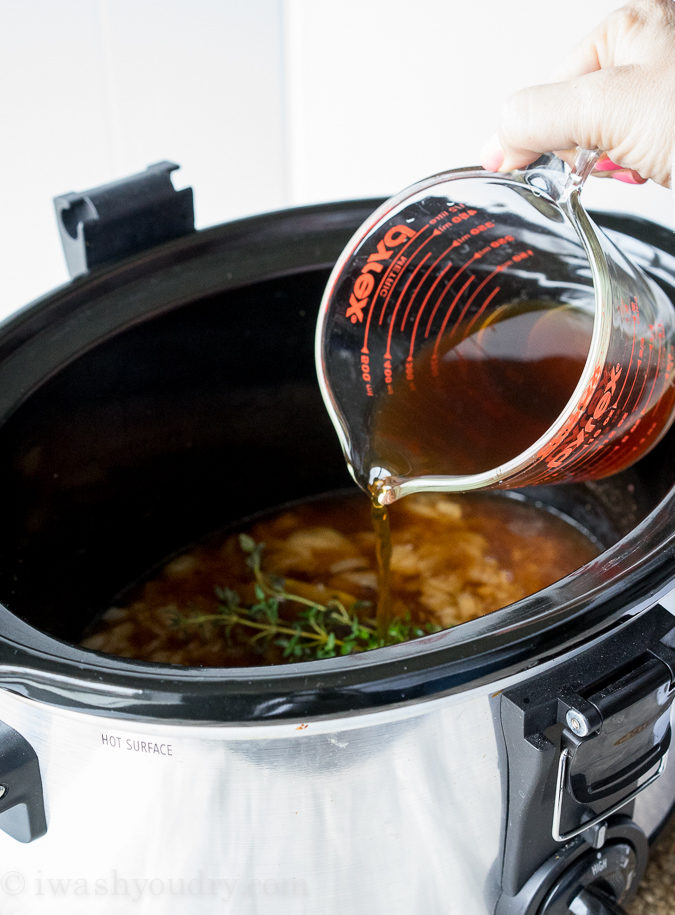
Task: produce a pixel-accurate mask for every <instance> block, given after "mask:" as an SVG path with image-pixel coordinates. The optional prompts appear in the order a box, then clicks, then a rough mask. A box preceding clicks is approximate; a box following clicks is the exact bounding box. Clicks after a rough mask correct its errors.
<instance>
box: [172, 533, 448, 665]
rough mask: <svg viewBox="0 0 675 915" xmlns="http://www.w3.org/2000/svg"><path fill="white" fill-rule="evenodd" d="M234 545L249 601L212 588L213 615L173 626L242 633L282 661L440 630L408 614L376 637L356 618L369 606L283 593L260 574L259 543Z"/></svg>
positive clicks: (276, 581) (370, 622)
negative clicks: (241, 557)
mask: <svg viewBox="0 0 675 915" xmlns="http://www.w3.org/2000/svg"><path fill="white" fill-rule="evenodd" d="M239 546H240V547H241V549H242V550H243V552H244V553H245V554H246V564H247V565H248V567H249V568H250V569H251V571H252V573H253V582H254V594H255V601H254V602H253V603H252V604H251V605H250V606H246V605H245V604H244V603H243V602H242V601H241V600H240V597H239V595H238V593H237V592H236V591H234V590H232V589H231V588H217V589H216V597H217V599H218V609H217V612H216V613H206V614H195V615H192V616H190V615H187V616H184V615H179V616H177V618H176V625H179V626H197V625H203V624H207V623H210V624H215V625H219V626H223V627H224V629H225V634H226V635H227V636H228V637H229V636H230V635H231V634H232V633H233V632H234V631H235V630H237V633H238V634H239V635H241V634H245V635H246V641H247V643H248V644H249V645H250V647H252V648H253V649H255V650H256V651H259V652H260V653H263V652H265V651H266V650H267V649H269V647H270V646H271V645H274V646H276V647H277V648H278V649H280V650H281V652H282V656H283V658H285V659H287V660H293V661H310V660H315V659H320V658H333V657H336V656H338V655H346V654H351V653H353V652H360V651H368V650H369V649H371V648H381V647H382V646H383V645H389V644H393V643H395V642H405V641H408V640H409V639H413V638H418V637H419V636H422V635H426V634H427V633H430V632H437V631H438V630H439V629H440V627H439V626H437V625H435V624H427V625H425V626H419V625H417V624H415V623H413V622H411V620H410V616H409V615H408V616H406V617H404V618H401V617H397V618H394V619H392V621H391V623H390V624H389V627H388V630H387V632H386V634H385V635H384V637H382V636H381V635H380V634H379V633H378V631H377V627H376V623H375V620H374V619H372V618H370V617H367V616H365V615H362V614H365V612H366V610H368V609H372V604H370V602H368V601H357V600H356V599H354V601H353V603H352V604H351V606H350V609H347V607H346V606H345V603H344V601H343V600H340V599H339V597H337V596H335V597H331V598H329V599H328V600H327V601H325V603H324V602H322V601H319V600H316V599H315V600H313V599H310V598H307V597H304V596H303V595H301V594H295V593H293V592H292V591H290V590H287V587H286V585H287V582H286V580H285V579H283V578H282V577H280V576H277V575H270V574H267V573H265V572H263V569H262V555H263V551H264V544H262V543H256V542H255V540H253V538H252V537H250V536H248V535H247V534H240V536H239Z"/></svg>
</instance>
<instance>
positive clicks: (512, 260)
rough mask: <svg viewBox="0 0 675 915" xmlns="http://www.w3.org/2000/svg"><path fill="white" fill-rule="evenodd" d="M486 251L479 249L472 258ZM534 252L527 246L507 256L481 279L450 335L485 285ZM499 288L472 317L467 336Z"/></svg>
mask: <svg viewBox="0 0 675 915" xmlns="http://www.w3.org/2000/svg"><path fill="white" fill-rule="evenodd" d="M488 250H489V248H488ZM484 253H485V249H483V250H482V251H477V252H476V255H475V256H474V258H472V260H475V259H477V258H478V257H482V256H483V254H484ZM532 254H533V252H532V250H531V249H530V248H527V249H526V250H525V251H519V252H518V253H517V254H514V255H513V256H512V257H509V258H507V260H505V261H503V262H502V263H501V264H498V265H497V266H496V267H495V269H494V270H493V271H492V272H491V273H488V275H487V276H486V277H485V279H483V280H481V282H480V283H479V284H478V286H477V287H476V288H475V289H474V291H473V292H472V293H471V295H470V296H469V298H468V299H467V301H466V303H465V305H464V308H462V310H461V312H460V314H459V317H458V318H457V320H456V321H455V323H454V325H453V327H452V330H451V331H450V335H449V336H450V337H452V336H453V335H454V333H455V331H456V330H457V328H458V327H459V326H460V324H461V323H462V321H463V320H464V318H465V317H466V315H467V312H468V311H469V308H471V305H472V303H473V301H474V299H475V298H476V296H477V295H478V293H479V292H481V290H482V289H484V288H485V286H486V285H487V284H488V283H489V282H490V280H492V279H494V278H495V277H496V276H497V274H499V273H501V272H502V271H503V270H506V268H507V267H510V266H511V265H512V264H514V263H518V262H519V261H522V260H525V258H527V257H532ZM499 288H500V287H497V289H496V290H495V291H494V292H492V293H491V294H490V295H489V296H488V297H487V298H486V299H485V301H484V302H483V304H482V305H481V307H480V308H479V309H478V311H477V312H476V314H475V315H474V316H473V317H472V319H471V321H470V322H469V324H468V326H467V328H466V332H465V334H464V336H465V337H467V336H468V335H469V333H470V332H471V328H472V327H473V325H474V324H475V323H476V321H477V320H478V318H479V317H480V316H481V315H482V314H483V312H484V311H485V309H486V308H487V306H488V305H489V304H490V302H491V301H492V299H493V297H494V295H495V294H496V292H497V291H498V290H499Z"/></svg>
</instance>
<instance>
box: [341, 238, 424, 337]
mask: <svg viewBox="0 0 675 915" xmlns="http://www.w3.org/2000/svg"><path fill="white" fill-rule="evenodd" d="M424 228H427V227H424ZM424 228H423V229H421V230H420V232H423V231H424ZM418 234H419V233H416V232H415V231H414V230H413V229H411V228H410V226H406V225H403V224H401V225H395V226H392V227H391V228H390V229H389V230H388V231H387V232H386V233H385V235H384V237H383V238H381V239H380V241H379V242H378V243H377V247H376V249H375V251H372V252H371V253H370V254H369V255H368V259H367V261H366V263H365V264H364V265H363V267H361V270H360V271H359V274H358V276H357V277H356V279H355V280H354V285H353V286H352V291H351V295H350V296H349V304H348V306H347V309H346V311H345V317H347V318H349V320H350V321H351V322H352V324H360V323H362V322H363V317H364V312H365V310H366V308H367V307H368V306H369V304H370V311H372V307H373V306H372V302H371V301H370V295H371V293H372V292H373V289H374V288H375V274H380V273H382V272H383V271H385V267H384V263H385V262H386V261H390V260H391V258H392V257H393V255H394V249H395V248H399V247H400V246H401V245H403V244H404V243H405V240H406V239H410V238H414V237H415V236H416V235H418ZM400 253H401V252H400V251H399V252H398V254H400ZM385 275H386V274H385ZM380 282H381V280H380ZM378 288H379V286H378ZM376 294H377V293H376ZM374 299H375V296H373V301H374Z"/></svg>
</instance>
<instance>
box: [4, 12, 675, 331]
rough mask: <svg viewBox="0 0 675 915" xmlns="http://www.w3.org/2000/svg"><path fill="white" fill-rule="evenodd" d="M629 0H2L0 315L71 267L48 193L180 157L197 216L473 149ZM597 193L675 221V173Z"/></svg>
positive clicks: (404, 180) (236, 212)
mask: <svg viewBox="0 0 675 915" xmlns="http://www.w3.org/2000/svg"><path fill="white" fill-rule="evenodd" d="M618 3H619V0H612V2H607V0H564V3H552V2H549V3H544V2H542V0H518V2H517V3H506V2H503V0H473V2H466V0H416V2H415V3H414V4H411V3H409V2H404V0H334V2H330V3H329V2H326V0H161V2H160V0H0V13H1V14H2V15H1V21H0V124H1V128H0V129H1V131H2V133H1V143H0V176H1V179H2V189H1V194H2V219H1V220H0V257H1V258H2V262H1V263H2V276H1V282H0V318H2V317H3V316H5V315H7V314H9V313H11V312H12V311H13V310H14V309H15V308H17V307H19V306H21V305H23V304H25V303H26V302H28V301H30V300H31V299H33V298H35V297H37V296H39V295H41V294H43V293H45V292H47V291H48V290H50V289H52V288H53V287H54V286H56V285H59V284H61V283H63V282H66V281H67V273H66V269H65V264H64V260H63V256H62V252H61V247H60V241H59V238H58V233H57V229H56V221H55V218H54V215H53V209H52V197H53V196H55V195H57V194H61V193H65V192H67V191H71V190H77V191H80V190H85V189H87V188H90V187H94V186H96V185H98V184H102V183H106V182H108V181H111V180H114V179H116V178H119V177H123V176H124V175H127V174H132V173H134V172H138V171H142V170H143V169H145V167H146V166H147V165H149V164H150V163H152V162H156V161H159V160H162V159H170V160H173V161H175V162H177V163H179V164H180V165H181V166H182V167H181V170H180V171H179V172H178V173H174V184H175V186H176V187H184V186H187V185H191V186H192V187H193V188H194V191H195V197H196V219H197V225H198V227H204V226H208V225H212V224H215V223H219V222H224V221H226V220H228V219H231V218H234V217H238V216H242V215H248V214H252V213H260V212H265V211H268V210H273V209H277V208H280V207H286V206H293V205H297V204H302V203H307V202H317V201H326V200H338V199H346V198H353V197H370V196H379V195H387V194H390V193H393V192H395V191H397V190H399V189H400V188H402V187H404V186H405V185H408V184H410V183H412V182H413V181H415V180H417V179H419V178H422V177H424V176H425V175H427V174H431V173H434V172H437V171H440V170H443V169H445V168H454V167H459V166H462V165H470V164H475V163H476V162H477V161H478V152H479V150H480V148H481V146H482V144H483V142H484V141H485V139H486V138H487V137H488V136H489V134H490V133H492V131H493V129H494V127H495V121H496V116H497V111H498V106H499V103H500V101H501V100H502V99H503V98H504V97H506V96H507V95H508V94H509V93H510V92H511V91H513V90H515V89H517V88H519V87H520V86H522V85H526V84H529V83H532V82H539V81H544V80H546V79H548V78H551V76H552V74H553V73H554V72H555V67H556V64H557V62H558V60H559V59H560V58H561V57H562V56H563V55H564V53H565V51H566V50H568V49H569V48H571V47H572V46H573V45H574V44H575V43H576V41H577V40H578V39H579V38H580V37H581V36H582V35H583V34H584V33H585V32H587V31H589V30H590V28H591V27H592V26H593V25H595V24H596V22H598V21H599V20H601V19H602V18H603V17H604V16H605V15H606V14H607V13H608V12H609V11H610V10H612V9H613V8H614V7H615V6H616V5H618ZM584 199H585V202H586V205H587V206H590V207H593V206H595V207H600V208H602V209H619V210H624V211H628V212H636V213H641V214H643V215H646V216H649V217H650V218H653V219H656V220H658V221H660V222H664V223H666V224H670V220H671V218H672V217H671V214H672V205H671V200H670V195H669V192H668V191H666V190H664V189H662V188H658V187H655V186H653V185H651V184H650V185H647V186H645V187H641V188H639V187H631V186H626V185H620V184H618V183H617V182H614V181H593V182H591V183H590V184H589V185H588V186H587V188H586V189H585V190H584Z"/></svg>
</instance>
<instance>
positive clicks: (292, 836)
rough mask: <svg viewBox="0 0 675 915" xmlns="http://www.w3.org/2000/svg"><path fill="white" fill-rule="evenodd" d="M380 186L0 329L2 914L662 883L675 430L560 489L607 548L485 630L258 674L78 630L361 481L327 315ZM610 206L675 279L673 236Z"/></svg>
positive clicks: (108, 270)
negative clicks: (342, 416) (222, 537)
mask: <svg viewBox="0 0 675 915" xmlns="http://www.w3.org/2000/svg"><path fill="white" fill-rule="evenodd" d="M373 208H374V202H373V201H361V202H357V203H346V204H338V205H327V206H320V207H313V208H307V209H300V210H291V211H286V212H281V213H276V214H272V215H268V216H264V217H256V218H253V219H249V220H243V221H240V222H236V223H231V224H227V225H224V226H220V227H217V228H214V229H210V230H207V231H203V232H199V233H190V234H187V235H186V236H184V237H182V238H178V239H175V240H173V241H170V242H168V243H166V244H163V245H160V246H158V247H154V248H152V249H150V250H147V251H145V252H143V253H140V254H137V255H135V256H132V257H128V258H127V259H125V260H124V261H122V262H120V263H117V264H112V265H108V266H104V267H100V268H97V269H96V270H94V271H92V272H91V273H90V274H88V275H85V276H83V277H81V278H79V279H77V280H75V281H73V282H72V283H71V284H69V285H68V286H66V287H64V288H62V289H60V290H57V291H56V292H55V293H54V294H52V295H50V296H48V297H46V298H45V299H43V300H41V301H39V302H36V303H34V304H33V305H31V306H29V307H28V308H27V309H25V310H24V311H23V312H21V313H19V314H18V315H16V316H14V317H13V318H11V319H10V320H9V321H7V322H6V323H5V324H4V326H3V327H2V328H1V329H0V471H1V472H0V487H1V488H2V505H3V524H2V531H1V533H0V555H1V556H2V563H1V566H0V601H1V602H2V605H3V606H2V607H0V686H1V689H0V722H1V725H0V729H1V730H2V731H3V743H2V746H3V747H4V748H5V749H4V750H0V785H1V786H2V787H0V792H2V794H1V796H0V830H2V832H0V855H1V860H2V873H0V896H1V897H2V904H1V905H0V908H2V911H3V915H11V913H14V912H16V913H28V912H30V913H31V915H34V913H39V912H43V911H44V912H49V913H50V915H59V913H61V912H63V913H66V912H67V913H68V915H72V913H73V912H74V911H77V910H78V906H79V907H80V908H82V910H83V911H84V910H85V909H86V911H87V913H88V915H98V913H101V915H103V913H105V915H107V913H112V912H126V911H128V910H129V906H130V905H131V904H132V903H133V904H134V905H136V906H137V908H138V910H139V911H143V912H147V913H160V912H161V913H163V915H169V913H171V915H172V913H183V912H185V913H188V912H189V913H191V915H192V913H215V912H224V911H232V912H236V913H237V915H242V913H251V915H253V913H256V915H257V913H274V915H280V913H287V912H288V913H290V912H293V913H308V915H309V913H312V915H316V913H318V912H320V913H322V915H323V913H326V915H332V913H337V912H340V913H342V912H344V911H348V912H350V913H358V912H364V913H365V912H368V913H374V912H382V913H385V912H386V913H388V915H390V913H401V915H404V913H405V915H411V913H417V912H419V913H425V915H428V913H436V912H438V913H448V912H451V913H454V912H456V913H462V915H474V913H475V915H484V913H497V915H509V913H516V912H518V913H522V915H534V913H542V915H546V913H548V912H558V911H562V912H564V911H567V910H568V909H567V908H560V906H561V905H564V906H566V905H567V904H568V901H569V900H571V899H572V898H577V897H578V898H579V899H580V900H581V901H580V902H578V903H577V904H578V905H582V904H588V905H591V904H593V905H602V904H603V903H602V902H598V901H597V899H598V898H600V897H602V894H603V893H604V894H605V896H606V897H613V898H614V899H615V900H625V899H626V898H628V896H629V895H630V893H631V892H632V890H633V889H634V886H635V884H636V882H637V880H638V879H639V876H640V873H641V871H642V870H643V868H644V865H645V860H646V840H647V839H650V838H653V837H654V836H655V835H656V834H657V832H658V830H659V828H660V826H661V825H662V823H663V822H664V820H665V818H666V817H667V816H668V814H669V812H670V809H671V807H672V805H673V802H674V801H675V772H674V771H673V766H665V763H664V760H665V755H666V752H667V748H668V743H669V739H670V702H671V699H672V683H673V680H674V679H675V627H674V626H673V625H672V623H673V622H675V620H673V619H672V617H671V616H670V614H668V613H667V612H666V611H664V610H663V609H662V608H660V607H659V606H658V605H657V602H658V600H659V599H660V598H661V597H662V596H663V595H664V594H666V593H667V592H668V591H669V590H670V589H672V587H673V581H674V578H675V575H674V571H675V570H674V559H673V557H674V552H675V544H674V541H675V537H674V535H673V529H672V528H673V524H672V521H673V502H674V498H675V496H674V493H673V489H672V467H673V460H672V454H673V443H674V438H673V434H672V432H671V433H670V434H669V435H668V436H666V438H664V440H663V441H662V442H661V443H660V444H659V446H658V447H657V448H656V449H655V450H654V451H653V452H652V453H651V454H650V455H649V456H648V457H647V458H645V459H644V460H643V461H642V462H641V463H640V464H639V465H638V466H637V467H636V468H634V469H632V470H631V471H629V472H626V473H624V474H622V475H621V476H620V477H616V478H613V479H612V480H607V481H601V482H599V483H595V484H589V485H586V486H580V487H557V488H556V487H552V488H550V489H545V490H537V491H535V492H532V493H529V496H530V497H532V498H538V499H541V500H542V501H545V502H547V503H551V504H553V505H554V506H556V507H558V508H560V509H561V510H564V511H565V512H566V513H567V514H568V515H570V516H571V517H573V518H574V519H575V520H577V521H578V522H579V523H581V524H583V525H585V526H586V527H588V528H590V529H591V531H592V532H593V533H595V535H596V536H597V537H598V538H599V539H600V540H601V541H603V542H604V543H607V545H608V547H607V549H606V550H605V551H604V552H603V553H602V555H601V556H600V557H599V558H598V559H597V560H595V561H593V562H591V563H589V564H588V565H587V566H586V567H584V569H582V570H579V571H578V572H577V573H575V574H573V575H571V576H569V577H568V578H567V579H565V580H564V581H562V582H559V583H557V584H556V585H554V586H552V587H551V588H548V589H546V590H545V591H543V592H540V593H539V594H537V595H534V596H532V597H531V598H528V599H526V600H524V601H521V602H519V603H518V604H515V605H513V606H511V607H509V608H506V609H504V610H502V611H499V612H498V613H496V614H492V615H490V616H489V617H485V618H483V619H480V620H476V621H474V622H472V623H469V624H466V625H465V626H463V627H461V628H460V629H457V630H454V631H449V632H445V633H441V634H438V635H435V636H429V637H427V638H425V639H423V640H421V641H418V642H415V643H410V644H407V645H400V646H395V647H391V648H388V649H383V650H381V651H376V652H369V653H367V654H364V655H361V656H354V657H347V658H343V659H336V660H328V661H323V662H314V663H313V664H295V665H289V666H284V667H275V668H256V669H238V670H234V669H232V670H218V669H209V670H202V669H180V668H175V667H166V666H160V665H152V664H142V663H136V662H132V661H127V660H122V659H117V658H110V657H105V656H103V655H100V654H97V653H95V652H91V651H83V650H81V649H79V648H77V647H75V644H74V643H75V642H76V640H77V638H78V636H79V634H80V632H81V631H82V629H83V628H84V626H85V625H86V623H87V622H88V621H89V620H90V619H91V617H92V616H93V615H95V613H96V612H97V611H99V610H101V609H103V608H104V607H105V606H107V605H108V603H109V602H110V601H111V599H112V598H113V597H114V595H115V594H116V593H118V592H119V591H120V590H121V589H122V588H124V587H125V586H127V585H128V584H129V583H130V582H132V581H133V580H135V579H136V578H138V576H140V575H142V574H143V573H144V572H145V571H146V570H147V569H148V568H150V567H151V566H152V565H154V564H155V563H156V562H158V561H159V560H160V559H162V558H163V557H164V556H166V555H168V554H170V553H171V552H173V551H175V550H177V549H179V548H180V547H183V546H185V545H186V544H189V543H190V542H193V541H194V540H195V539H197V538H199V537H200V536H203V535H204V534H205V533H207V532H209V531H212V530H215V529H217V528H219V527H222V526H224V525H226V524H227V523H229V522H231V521H234V520H236V519H237V518H241V517H244V516H246V515H248V514H251V513H254V512H256V511H258V510H261V509H264V508H268V507H270V506H274V505H279V504H282V503H285V502H287V501H289V500H292V499H296V498H303V497H306V496H310V495H313V494H316V493H320V492H325V491H328V490H334V489H338V488H341V487H343V486H349V485H351V484H350V481H349V477H348V474H347V471H346V468H345V467H344V462H343V460H342V456H341V453H340V449H339V445H338V443H337V440H336V439H335V437H334V433H333V431H332V428H331V426H330V422H329V420H328V418H327V416H326V415H325V411H324V410H323V405H322V403H321V399H320V394H319V392H318V387H317V384H316V380H315V377H314V368H313V358H312V352H313V334H314V322H315V317H316V310H317V308H318V303H319V300H320V296H321V291H322V288H323V284H324V283H325V280H326V278H327V276H328V273H329V270H330V268H331V266H332V264H333V263H334V261H335V258H336V257H337V255H338V253H339V251H340V250H341V248H342V247H343V245H344V243H345V242H346V241H347V239H348V238H349V237H350V235H351V233H352V232H353V231H354V229H355V228H356V227H357V226H358V225H359V224H360V222H361V221H363V219H364V218H365V217H366V216H367V215H368V214H369V213H370V212H371V211H372V209H373ZM613 219H614V221H613ZM601 221H602V222H603V223H604V224H605V226H606V227H607V229H608V231H610V232H614V233H615V235H616V237H617V240H618V241H619V242H620V243H622V244H623V245H624V247H628V248H629V249H630V253H631V254H632V256H634V257H635V258H637V259H638V260H639V261H640V262H641V263H643V265H644V266H645V267H646V268H647V269H649V270H651V271H652V273H653V275H654V276H655V278H656V279H657V281H659V282H661V283H662V284H663V285H664V287H665V288H666V289H667V291H669V293H670V294H671V296H673V295H675V291H674V289H673V277H674V276H675V259H674V258H673V257H672V255H671V254H670V253H669V245H670V240H669V238H668V233H666V231H665V230H660V229H659V228H658V227H656V226H652V225H650V224H642V223H639V222H637V221H632V220H629V219H616V218H612V217H602V218H601ZM645 785H646V787H645ZM641 788H644V790H640V789H641ZM595 821H597V822H595ZM593 824H594V825H593ZM580 894H581V895H580ZM584 894H586V896H584ZM586 897H587V898H586ZM596 897H597V898H596ZM588 899H591V900H592V902H588ZM561 900H562V901H561ZM566 900H568V901H566ZM584 900H586V902H584ZM556 906H557V908H556ZM579 911H583V909H579ZM589 911H591V909H589ZM598 911H602V909H600V910H598ZM607 911H610V909H607Z"/></svg>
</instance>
